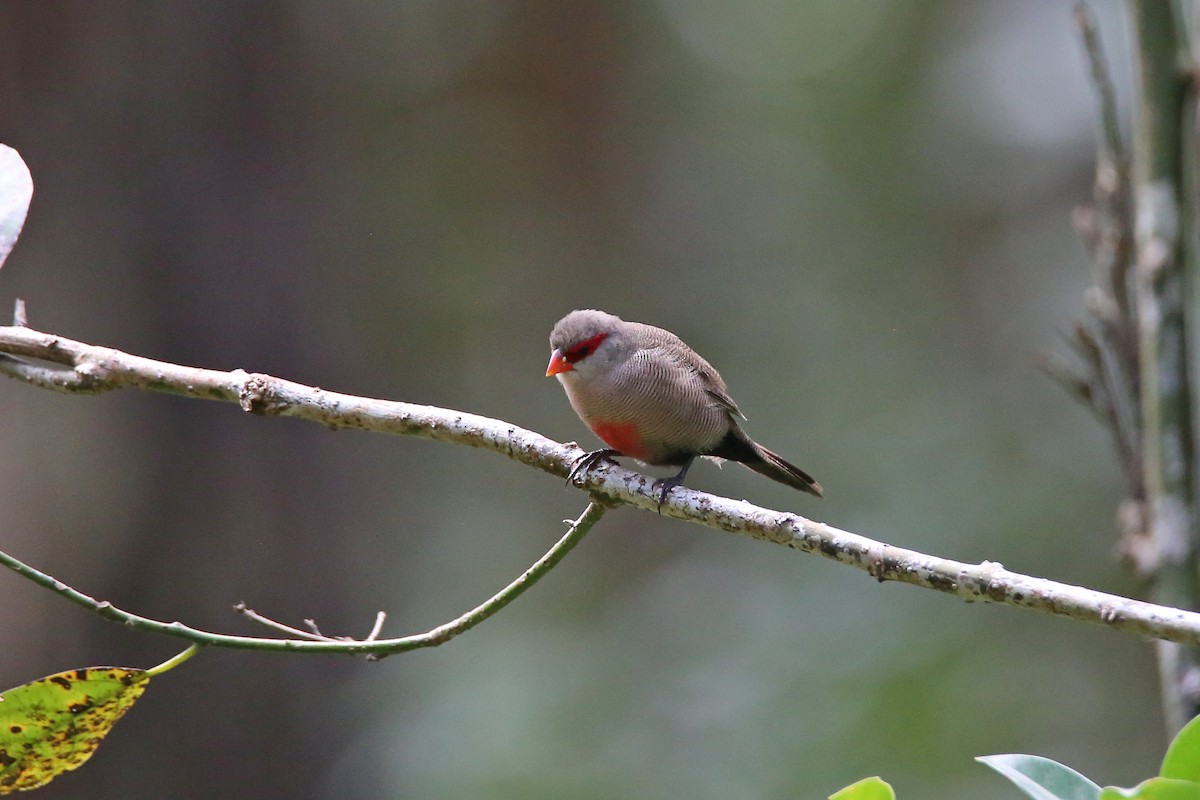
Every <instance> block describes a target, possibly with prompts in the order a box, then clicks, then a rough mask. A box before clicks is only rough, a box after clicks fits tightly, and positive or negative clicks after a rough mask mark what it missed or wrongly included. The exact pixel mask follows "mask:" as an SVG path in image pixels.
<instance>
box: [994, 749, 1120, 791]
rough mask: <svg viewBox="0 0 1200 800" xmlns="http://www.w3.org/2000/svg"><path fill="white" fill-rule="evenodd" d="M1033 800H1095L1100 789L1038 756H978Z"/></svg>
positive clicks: (1047, 759) (1061, 765)
mask: <svg viewBox="0 0 1200 800" xmlns="http://www.w3.org/2000/svg"><path fill="white" fill-rule="evenodd" d="M975 760H976V761H978V762H980V763H982V764H987V765H988V766H989V767H991V768H992V769H994V770H996V772H999V773H1000V774H1001V775H1003V776H1004V777H1006V778H1008V779H1009V780H1010V781H1012V782H1013V783H1014V784H1016V786H1017V788H1019V789H1020V790H1021V791H1023V792H1025V794H1027V795H1029V796H1030V797H1032V798H1033V799H1034V800H1097V798H1098V797H1099V796H1100V787H1099V786H1097V785H1096V784H1094V783H1092V782H1091V781H1089V780H1088V779H1087V778H1085V777H1083V776H1082V775H1080V774H1079V773H1078V772H1076V771H1075V770H1073V769H1071V768H1070V767H1068V766H1065V765H1063V764H1060V763H1058V762H1057V761H1054V760H1052V759H1049V758H1042V757H1041V756H1026V755H1021V754H1020V753H1009V754H1004V755H996V756H979V757H978V758H976V759H975Z"/></svg>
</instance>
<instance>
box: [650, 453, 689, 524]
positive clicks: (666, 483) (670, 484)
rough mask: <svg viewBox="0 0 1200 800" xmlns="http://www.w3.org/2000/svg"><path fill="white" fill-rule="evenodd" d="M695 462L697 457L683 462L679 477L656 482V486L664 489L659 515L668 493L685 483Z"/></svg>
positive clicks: (675, 476) (659, 504)
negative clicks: (684, 480)
mask: <svg viewBox="0 0 1200 800" xmlns="http://www.w3.org/2000/svg"><path fill="white" fill-rule="evenodd" d="M695 460H696V457H695V456H688V460H687V461H685V462H683V469H681V470H679V473H678V474H677V475H672V476H671V477H670V478H661V479H659V480H657V481H655V482H654V485H655V486H661V487H662V492H661V493H660V494H659V495H658V513H660V514H661V513H662V507H663V503H665V502H667V492H669V491H671V490H672V489H674V488H675V487H676V486H678V485H679V484H681V483H683V479H684V478H685V477H686V476H687V473H688V470H689V469H691V468H692V462H693V461H695Z"/></svg>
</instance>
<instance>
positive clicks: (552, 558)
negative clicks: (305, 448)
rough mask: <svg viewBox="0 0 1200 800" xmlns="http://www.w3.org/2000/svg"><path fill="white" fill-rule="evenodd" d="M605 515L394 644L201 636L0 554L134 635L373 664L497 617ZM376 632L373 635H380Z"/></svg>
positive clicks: (581, 523)
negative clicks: (484, 595) (501, 583)
mask: <svg viewBox="0 0 1200 800" xmlns="http://www.w3.org/2000/svg"><path fill="white" fill-rule="evenodd" d="M604 512H605V503H603V502H601V501H599V500H595V499H593V500H592V501H591V502H590V503H588V506H587V508H585V509H584V511H583V513H582V514H581V515H580V516H579V518H578V519H576V520H574V521H573V522H571V524H570V528H569V529H568V530H567V532H566V534H564V535H563V537H562V538H561V539H559V540H558V541H557V542H555V543H554V546H553V547H551V548H550V549H549V550H547V551H546V553H545V555H543V556H542V557H541V558H539V559H538V560H537V561H535V562H534V563H533V566H531V567H529V569H527V570H525V572H523V573H522V574H521V575H520V576H518V577H517V578H516V579H515V580H513V581H512V582H511V583H509V584H508V585H507V586H505V587H504V588H503V589H501V590H500V591H499V592H497V593H496V594H495V595H493V596H492V597H490V598H488V599H487V600H486V601H484V602H483V603H481V604H479V605H478V606H476V607H475V608H473V609H471V610H470V611H468V612H466V613H465V614H462V615H460V616H458V617H456V618H455V619H452V620H450V621H449V622H447V623H444V624H442V625H439V626H437V627H436V628H433V629H431V630H428V631H426V632H425V633H418V634H413V635H411V636H401V637H398V638H394V639H377V638H374V636H373V635H369V636H368V637H367V638H366V639H362V640H357V641H355V640H347V641H343V640H340V639H332V638H330V637H321V638H320V639H319V640H317V641H314V640H312V637H313V636H314V634H309V633H307V632H306V631H302V630H299V629H297V628H291V627H290V626H286V625H282V624H281V623H277V622H275V621H274V620H269V619H267V618H266V617H262V616H260V615H256V614H253V612H250V613H249V614H247V616H252V618H255V621H257V622H261V623H263V624H264V625H267V626H268V627H272V628H275V629H276V630H281V631H285V632H287V633H289V634H291V635H293V636H295V637H297V638H293V639H268V638H260V637H255V636H233V635H230V634H225V633H213V632H211V631H203V630H200V629H198V628H193V627H191V626H189V625H184V624H183V623H182V622H162V621H160V620H156V619H151V618H150V617H144V616H141V615H140V614H134V613H131V612H129V611H124V610H122V609H119V608H117V607H116V606H114V605H113V604H111V603H109V602H107V601H101V600H96V599H95V598H94V597H89V596H88V595H86V594H84V593H83V592H80V591H79V590H77V589H74V588H72V587H70V586H68V585H67V584H65V583H63V582H62V581H60V580H58V579H56V578H54V577H52V576H50V575H47V574H46V573H44V572H41V571H39V570H36V569H34V568H33V567H31V566H29V565H28V564H23V563H22V562H20V561H18V560H17V559H15V558H13V557H12V556H10V555H8V554H7V553H3V552H0V565H3V566H6V567H8V568H9V569H11V570H13V571H14V572H16V573H17V574H18V575H22V576H24V577H26V578H28V579H29V580H31V581H33V582H34V583H37V584H39V585H41V586H45V587H46V588H48V589H50V590H51V591H53V592H55V593H57V594H59V595H62V596H63V597H65V598H66V599H68V600H70V601H71V602H72V603H75V604H76V605H80V606H83V607H84V608H86V609H88V610H90V611H94V612H96V613H97V614H99V615H100V616H102V617H104V618H105V619H108V620H112V621H113V622H118V623H120V624H122V625H125V626H127V627H130V628H134V629H136V630H143V631H149V632H151V633H160V634H163V635H166V636H174V637H177V638H180V639H186V640H187V641H190V642H193V643H195V644H198V645H208V646H212V647H228V648H236V649H243V650H274V651H289V652H310V653H311V652H317V653H351V654H353V653H363V654H367V655H370V656H372V657H374V658H382V657H383V656H388V655H392V654H394V653H403V652H405V651H408V650H416V649H418V648H422V647H437V646H438V645H440V644H444V643H446V642H448V641H450V640H451V639H453V638H454V637H455V636H458V635H459V634H460V633H464V632H466V631H468V630H470V629H471V628H473V627H475V626H476V625H478V624H479V623H481V622H483V621H484V620H486V619H487V618H488V617H490V616H492V615H493V614H495V613H496V612H497V611H499V610H500V609H502V608H504V607H505V606H506V605H508V604H509V603H511V602H512V601H513V600H516V599H517V598H518V597H520V596H521V595H522V594H523V593H524V592H525V591H526V590H527V589H529V588H530V587H531V586H533V585H534V584H535V583H537V582H538V581H539V580H540V579H541V578H542V577H543V576H544V575H545V574H546V573H547V572H549V571H550V570H551V569H553V568H554V566H555V565H556V564H558V562H560V561H562V559H563V558H564V557H565V556H566V555H567V553H569V552H571V549H572V548H574V547H575V545H577V544H579V542H580V540H582V539H583V537H584V536H586V535H587V532H588V531H589V530H591V528H592V526H593V525H595V524H596V523H597V522H598V521H599V520H600V518H601V517H602V516H604ZM248 611H249V609H245V608H241V609H239V612H240V613H243V614H245V613H246V612H248ZM382 624H383V615H382V614H380V615H379V616H377V617H376V627H378V626H381V625H382ZM376 632H377V631H376V630H373V631H372V634H374V633H376Z"/></svg>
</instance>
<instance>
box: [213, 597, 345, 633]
mask: <svg viewBox="0 0 1200 800" xmlns="http://www.w3.org/2000/svg"><path fill="white" fill-rule="evenodd" d="M233 610H234V611H236V612H237V613H239V614H241V615H242V616H243V617H246V618H247V619H249V620H251V621H253V622H257V623H258V624H259V625H263V626H265V627H268V628H270V629H271V630H275V631H279V632H280V633H286V634H288V635H290V636H294V637H296V638H297V639H308V640H311V641H315V642H337V641H348V640H347V639H346V638H342V639H338V638H337V637H334V636H326V635H325V634H323V633H321V632H320V631H319V630H314V629H312V626H310V630H307V631H305V630H301V629H300V628H293V627H292V626H291V625H287V624H285V623H282V622H279V621H278V620H274V619H271V618H270V617H264V616H263V615H262V614H259V613H258V612H257V611H255V610H254V609H252V608H249V607H248V606H247V605H246V604H245V603H238V604H237V605H235V606H234V607H233ZM304 621H305V622H306V623H308V622H312V620H310V619H306V620H304Z"/></svg>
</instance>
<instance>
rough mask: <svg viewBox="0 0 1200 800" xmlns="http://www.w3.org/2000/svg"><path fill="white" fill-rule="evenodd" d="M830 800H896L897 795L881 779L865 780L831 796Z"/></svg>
mask: <svg viewBox="0 0 1200 800" xmlns="http://www.w3.org/2000/svg"><path fill="white" fill-rule="evenodd" d="M829 800H896V793H895V792H894V791H892V787H891V786H889V785H888V783H887V781H885V780H882V779H881V778H879V777H874V778H863V779H862V780H861V781H857V782H855V783H852V784H850V785H849V786H847V787H846V788H845V789H842V790H841V791H839V792H836V793H835V794H831V795H829Z"/></svg>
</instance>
